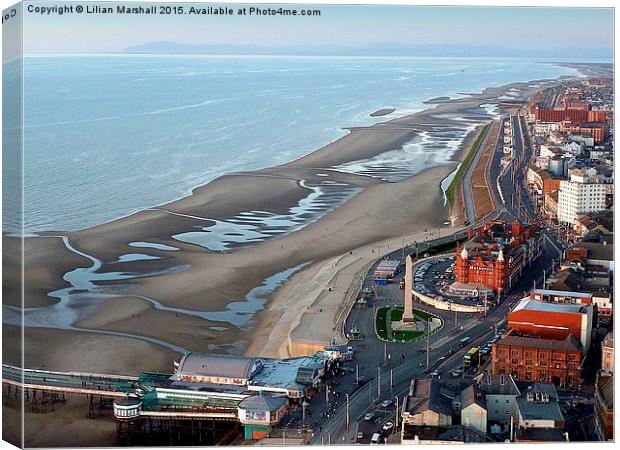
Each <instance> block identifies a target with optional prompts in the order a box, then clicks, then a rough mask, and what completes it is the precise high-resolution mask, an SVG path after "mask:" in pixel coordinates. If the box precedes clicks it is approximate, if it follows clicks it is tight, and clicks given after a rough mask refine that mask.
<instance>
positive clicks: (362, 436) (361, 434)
mask: <svg viewBox="0 0 620 450" xmlns="http://www.w3.org/2000/svg"><path fill="white" fill-rule="evenodd" d="M361 439H364V432H363V431H358V432H357V440H358V441H359V440H361Z"/></svg>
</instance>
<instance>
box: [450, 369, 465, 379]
mask: <svg viewBox="0 0 620 450" xmlns="http://www.w3.org/2000/svg"><path fill="white" fill-rule="evenodd" d="M450 373H451V374H452V376H453V377H454V378H456V377H458V376H460V375H461V373H463V369H461V368H460V367H459V368H458V369H454V370H453V371H452V372H450Z"/></svg>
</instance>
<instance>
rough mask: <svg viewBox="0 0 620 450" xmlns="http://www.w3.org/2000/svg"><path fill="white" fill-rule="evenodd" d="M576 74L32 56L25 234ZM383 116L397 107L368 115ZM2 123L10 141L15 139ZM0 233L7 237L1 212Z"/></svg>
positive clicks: (444, 63)
mask: <svg viewBox="0 0 620 450" xmlns="http://www.w3.org/2000/svg"><path fill="white" fill-rule="evenodd" d="M575 74H576V72H575V71H574V70H572V69H569V68H564V67H558V66H554V65H551V64H542V63H535V62H531V61H524V60H497V59H454V60H452V59H401V60H389V59H321V58H314V59H311V58H310V59H305V58H297V59H296V58H267V57H265V58H263V57H206V56H205V57H192V56H45V57H28V58H26V60H25V62H24V89H25V98H24V108H25V121H24V125H25V128H24V139H25V149H26V151H25V156H24V161H25V168H26V170H25V183H24V196H25V221H26V224H25V228H26V231H27V232H29V233H36V232H41V231H49V230H76V229H81V228H85V227H88V226H92V225H96V224H99V223H103V222H106V221H110V220H112V219H115V218H118V217H121V216H125V215H128V214H131V213H133V212H135V211H138V210H140V209H143V208H146V207H151V206H154V205H158V204H161V203H164V202H168V201H171V200H174V199H177V198H179V197H182V196H184V195H187V194H188V193H189V192H191V189H192V188H195V187H197V186H200V185H202V184H204V183H206V182H208V181H210V180H213V179H214V178H216V177H218V176H220V175H223V174H226V173H230V172H234V171H242V170H251V169H256V168H261V167H268V166H272V165H275V164H281V163H284V162H288V161H291V160H293V159H295V158H297V157H300V156H302V155H304V154H306V153H308V152H311V151H312V150H315V149H317V148H319V147H320V146H322V145H324V144H327V143H329V142H330V141H333V140H335V139H337V138H338V137H340V136H342V135H344V134H345V131H343V127H348V126H359V125H369V124H372V123H374V122H378V121H384V120H386V119H389V118H392V117H395V116H397V115H404V114H408V113H411V112H414V111H418V110H421V109H424V108H425V107H426V106H425V105H423V103H422V102H423V101H424V100H428V99H430V98H433V97H438V96H456V94H457V93H458V92H479V91H481V90H482V89H483V88H485V87H487V86H499V85H502V84H505V83H509V82H514V81H527V80H532V79H542V78H554V77H557V76H560V75H575ZM4 88H6V86H5V87H4ZM387 107H392V108H397V111H396V112H395V113H393V114H391V115H389V116H386V117H382V118H372V117H370V116H369V114H370V113H372V112H373V111H375V110H377V109H380V108H387ZM5 126H7V127H8V129H7V133H5V136H4V138H3V139H5V143H9V142H10V140H11V138H12V137H13V138H14V135H15V133H17V131H18V130H17V129H16V128H14V127H13V128H11V124H5ZM5 148H7V147H6V146H5ZM446 151H447V152H449V151H451V150H450V149H446ZM3 225H4V229H5V231H14V226H15V223H14V222H12V221H11V214H10V212H9V214H5V217H4V224H3Z"/></svg>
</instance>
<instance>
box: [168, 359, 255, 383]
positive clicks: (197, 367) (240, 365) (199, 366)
mask: <svg viewBox="0 0 620 450" xmlns="http://www.w3.org/2000/svg"><path fill="white" fill-rule="evenodd" d="M261 364H262V362H261V360H260V359H258V358H247V357H244V356H232V355H212V354H206V353H186V354H185V355H183V357H182V358H181V361H180V362H179V368H178V370H177V377H178V376H180V375H186V376H192V375H197V376H206V377H225V378H240V379H245V380H247V379H250V378H251V377H252V375H253V373H254V372H256V371H257V370H260V367H261Z"/></svg>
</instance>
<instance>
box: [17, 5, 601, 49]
mask: <svg viewBox="0 0 620 450" xmlns="http://www.w3.org/2000/svg"><path fill="white" fill-rule="evenodd" d="M29 4H31V3H28V2H26V3H24V8H27V6H28V5H29ZM32 4H33V5H35V4H36V5H37V6H50V5H54V4H58V3H47V2H36V3H32ZM82 4H84V3H82ZM101 5H107V6H115V4H113V3H107V4H101ZM134 5H138V4H134ZM196 6H199V7H206V6H209V5H205V4H202V5H196ZM230 6H231V7H233V8H235V10H236V9H237V8H240V7H243V6H248V7H249V6H252V5H250V4H248V5H234V4H231V5H230ZM254 6H256V5H254ZM185 7H186V8H187V5H185ZM291 7H294V8H297V9H300V8H302V6H301V5H291ZM316 8H318V9H320V10H321V12H322V14H321V16H320V17H255V16H254V17H251V16H237V15H235V16H233V17H229V16H189V15H182V16H164V15H156V16H137V15H130V16H123V15H116V14H114V15H88V14H79V15H78V14H73V15H63V16H58V15H45V16H41V15H37V14H33V13H28V12H25V17H24V28H25V38H26V39H25V45H24V47H25V52H26V53H55V52H63V53H64V52H107V51H119V50H122V49H124V48H126V47H129V46H132V45H137V44H142V43H145V42H150V41H174V42H179V43H185V44H257V45H294V44H300V45H312V44H338V45H346V46H363V45H366V44H373V43H387V42H389V43H403V44H413V45H417V44H475V45H484V44H494V45H500V46H503V47H510V48H520V49H536V50H538V49H554V48H557V47H604V48H611V47H612V46H613V10H612V9H611V8H606V9H593V8H592V9H589V8H514V7H508V8H489V7H414V6H409V7H408V6H325V5H318V6H316Z"/></svg>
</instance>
